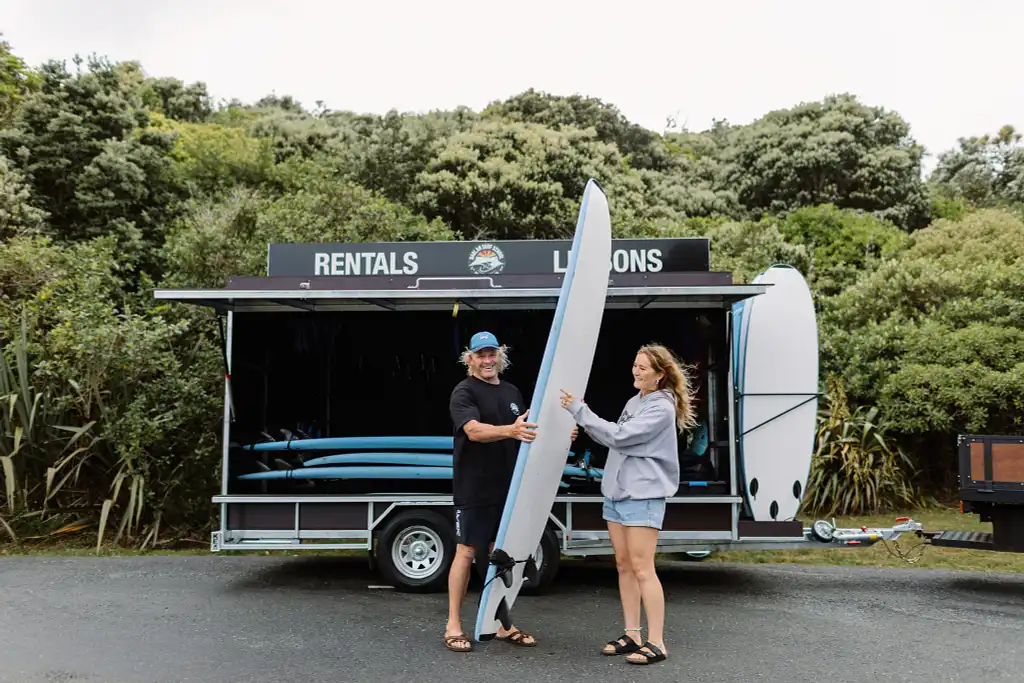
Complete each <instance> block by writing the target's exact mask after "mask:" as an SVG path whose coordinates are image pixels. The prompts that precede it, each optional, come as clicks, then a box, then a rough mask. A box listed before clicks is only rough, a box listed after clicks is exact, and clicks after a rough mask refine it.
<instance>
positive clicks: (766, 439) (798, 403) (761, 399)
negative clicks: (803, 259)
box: [733, 266, 819, 521]
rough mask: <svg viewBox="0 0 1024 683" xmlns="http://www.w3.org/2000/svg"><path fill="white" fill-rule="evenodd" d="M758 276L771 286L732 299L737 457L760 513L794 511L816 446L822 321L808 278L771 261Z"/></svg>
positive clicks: (782, 515)
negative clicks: (749, 296)
mask: <svg viewBox="0 0 1024 683" xmlns="http://www.w3.org/2000/svg"><path fill="white" fill-rule="evenodd" d="M753 282H754V283H760V284H769V285H771V286H770V287H769V288H768V289H767V291H766V292H765V293H764V294H761V295H759V296H755V297H753V298H752V299H748V300H746V301H743V302H739V303H737V304H736V305H734V306H733V368H734V373H735V378H736V387H735V388H736V394H737V398H738V414H737V429H738V436H739V449H738V458H737V461H738V464H739V470H740V473H741V476H742V477H743V481H744V482H745V487H744V497H745V499H746V503H747V507H748V508H749V510H750V512H751V514H752V515H753V518H754V519H755V520H756V521H787V520H791V519H793V518H794V516H795V515H796V514H797V511H798V510H799V507H800V502H801V500H802V499H803V494H804V490H805V489H806V487H807V477H808V475H809V474H810V468H811V458H812V456H813V454H814V437H815V432H816V429H817V422H816V420H817V412H818V392H819V387H818V327H817V321H816V318H815V313H814V301H813V299H812V297H811V291H810V288H809V287H808V286H807V282H806V280H804V278H803V276H802V275H801V274H800V272H799V271H797V270H796V269H794V268H792V267H789V266H772V267H771V268H769V269H768V270H766V271H764V272H763V273H761V274H760V275H758V276H757V277H756V278H754V280H753Z"/></svg>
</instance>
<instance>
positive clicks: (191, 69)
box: [0, 0, 1024, 168]
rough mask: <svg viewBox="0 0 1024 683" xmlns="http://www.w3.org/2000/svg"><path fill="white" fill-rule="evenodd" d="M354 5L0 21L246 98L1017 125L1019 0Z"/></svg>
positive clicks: (932, 134) (34, 13) (1021, 115)
mask: <svg viewBox="0 0 1024 683" xmlns="http://www.w3.org/2000/svg"><path fill="white" fill-rule="evenodd" d="M371 5H372V0H361V1H359V2H346V1H345V0H335V1H333V2H332V1H330V0H277V1H273V0H174V1H172V2H158V1H155V2H152V3H150V2H148V1H147V0H92V1H90V0H48V1H46V2H42V1H41V0H0V31H2V32H3V34H4V39H6V40H7V41H8V42H10V43H11V45H12V47H13V49H14V51H15V53H16V54H18V55H20V56H21V57H23V58H24V59H26V60H27V61H28V62H29V63H31V64H38V63H39V62H40V61H42V60H44V59H47V58H51V57H57V58H70V57H71V56H72V55H74V54H75V53H76V52H77V53H81V54H89V53H93V52H95V53H98V54H101V55H106V56H108V57H110V58H111V59H114V60H125V59H136V60H139V61H140V62H142V64H143V67H144V68H145V69H146V71H147V73H149V74H151V75H155V76H174V77H177V78H180V79H182V80H184V81H186V82H192V81H197V80H201V81H205V82H206V84H207V85H208V87H209V89H210V91H211V93H212V94H213V95H215V96H216V97H223V98H231V97H237V98H239V99H241V100H243V101H253V100H255V99H258V98H259V97H261V96H263V95H265V94H269V93H271V92H276V93H278V94H290V95H292V96H294V97H296V98H297V99H299V100H300V101H301V102H302V103H303V105H305V106H307V107H313V106H314V104H315V102H316V101H317V100H323V101H324V102H325V103H326V105H327V106H328V107H330V108H332V109H350V110H355V111H361V112H375V113H382V112H385V111H387V110H388V109H391V108H397V109H399V110H402V111H427V110H430V109H436V108H450V107H454V106H457V105H460V104H462V105H467V106H469V107H471V108H473V109H475V110H480V109H481V108H482V107H484V106H485V105H486V104H487V103H488V102H491V101H493V100H497V99H503V98H505V97H508V96H511V95H513V94H515V93H518V92H521V91H523V90H525V89H527V88H530V87H533V88H536V89H538V90H543V91H547V92H551V93H556V94H573V93H580V94H583V95H588V96H593V97H598V98H601V99H602V100H604V101H606V102H611V103H614V104H615V105H617V106H618V107H619V108H620V109H621V110H622V112H623V113H624V114H625V115H626V116H627V117H628V118H629V119H631V120H632V121H634V122H637V123H640V124H641V125H644V126H647V127H649V128H651V129H654V130H656V131H659V132H660V131H662V130H663V128H664V124H665V119H666V117H668V116H674V117H676V118H677V119H678V120H679V121H680V122H682V123H683V124H685V125H686V126H687V127H688V128H690V129H691V130H701V129H704V128H705V127H707V126H708V125H709V124H710V123H711V120H712V118H725V119H728V120H729V121H731V122H734V123H746V122H749V121H751V120H753V119H755V118H757V117H759V116H761V115H763V114H764V113H766V112H768V111H770V110H772V109H777V108H782V107H789V106H792V105H794V104H796V103H798V102H800V101H807V100H818V99H820V98H822V97H823V96H825V95H827V94H829V93H835V92H852V93H855V94H857V95H858V96H859V97H860V98H861V100H862V101H864V102H865V103H867V104H872V105H882V106H885V107H888V108H891V109H895V110H896V111H898V112H899V113H900V114H901V115H902V116H903V117H905V118H906V119H907V120H909V121H910V123H911V126H912V132H913V134H914V136H915V137H916V138H917V140H918V141H919V142H921V143H922V144H924V145H925V146H926V148H927V150H928V152H930V153H932V154H937V153H938V152H941V151H942V150H944V149H947V148H949V147H951V146H953V145H954V144H955V143H956V139H957V137H959V136H966V135H978V134H982V133H986V132H995V131H996V130H998V128H999V127H1000V126H1001V125H1003V124H1006V123H1012V124H1014V125H1016V126H1017V127H1018V129H1024V88H1021V87H1020V84H1019V82H1018V77H1019V75H1020V71H1021V66H1022V64H1024V57H1022V56H1021V55H1022V52H1021V47H1020V46H1021V28H1022V26H1024V2H1020V1H1019V0H1003V1H1000V2H996V1H995V0H968V1H957V0H884V1H883V0H858V1H857V2H853V1H852V0H848V1H847V2H836V1H834V2H823V1H822V0H817V1H813V0H762V1H759V2H758V1H756V0H714V1H711V0H709V1H707V2H695V1H692V0H690V1H686V0H677V1H675V2H654V1H650V0H629V1H628V2H620V3H616V4H609V5H607V6H606V7H607V9H606V10H598V9H597V6H598V5H599V1H598V0H590V1H589V2H576V1H575V0H544V1H543V2H539V1H537V0H519V1H518V2H483V1H480V2H470V1H464V0H434V1H432V2H424V1H419V2H413V1H411V0H393V1H390V2H385V1H384V0H381V1H380V2H379V3H376V6H375V7H372V6H371ZM528 42H529V43H530V44H529V45H528V44H527V43H528ZM933 163H934V160H933V159H932V160H929V161H927V162H926V165H927V166H928V167H929V168H930V167H931V165H932V164H933Z"/></svg>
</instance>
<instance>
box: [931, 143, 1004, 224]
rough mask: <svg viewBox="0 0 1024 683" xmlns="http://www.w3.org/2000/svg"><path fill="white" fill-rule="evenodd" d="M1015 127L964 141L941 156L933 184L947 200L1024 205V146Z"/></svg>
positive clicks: (981, 203)
mask: <svg viewBox="0 0 1024 683" xmlns="http://www.w3.org/2000/svg"><path fill="white" fill-rule="evenodd" d="M1020 142H1021V134H1020V133H1018V132H1017V131H1016V129H1015V128H1014V127H1013V126H1003V127H1002V128H1000V129H999V132H998V133H997V134H996V135H982V136H980V137H969V138H960V139H959V141H958V143H957V147H956V148H955V149H952V150H949V151H947V152H944V153H943V154H941V155H940V156H939V160H938V164H937V165H936V167H935V170H934V171H933V172H932V174H931V176H930V177H929V179H928V180H929V182H930V183H931V184H932V185H933V186H934V187H935V188H936V189H937V190H938V192H939V194H940V196H941V197H943V198H947V199H962V200H965V201H967V202H968V203H970V204H972V205H974V206H989V207H991V206H996V205H1000V204H1013V203H1024V146H1021V144H1020Z"/></svg>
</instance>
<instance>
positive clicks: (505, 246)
mask: <svg viewBox="0 0 1024 683" xmlns="http://www.w3.org/2000/svg"><path fill="white" fill-rule="evenodd" d="M571 246H572V242H571V241H570V240H506V241H480V242H469V241H467V242H352V243H347V244H330V243H323V244H271V245H270V246H269V248H268V253H267V275H269V276H283V277H323V276H334V277H338V276H342V277H344V276H350V277H367V276H371V277H372V276H391V277H394V276H401V275H418V276H423V277H445V276H462V275H478V276H490V275H550V274H557V273H564V272H565V268H566V265H567V263H568V262H569V249H570V247H571ZM710 260H711V251H710V244H709V241H708V240H707V239H706V238H659V239H616V240H612V257H611V269H612V272H613V273H685V272H708V271H709V270H710V269H711V266H710Z"/></svg>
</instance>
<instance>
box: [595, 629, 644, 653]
mask: <svg viewBox="0 0 1024 683" xmlns="http://www.w3.org/2000/svg"><path fill="white" fill-rule="evenodd" d="M623 641H625V642H623ZM605 645H611V646H612V647H614V648H615V652H608V651H607V650H604V649H602V650H601V654H603V655H605V656H606V657H614V656H616V655H628V654H629V653H631V652H636V651H637V650H639V649H640V646H639V645H637V644H636V641H635V640H633V639H632V638H630V637H629V634H628V633H623V634H622V635H621V636H619V637H618V638H617V639H616V640H609V641H608V642H607V643H605Z"/></svg>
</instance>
